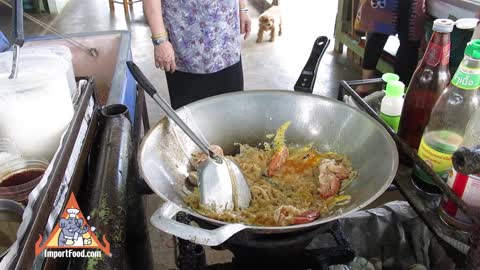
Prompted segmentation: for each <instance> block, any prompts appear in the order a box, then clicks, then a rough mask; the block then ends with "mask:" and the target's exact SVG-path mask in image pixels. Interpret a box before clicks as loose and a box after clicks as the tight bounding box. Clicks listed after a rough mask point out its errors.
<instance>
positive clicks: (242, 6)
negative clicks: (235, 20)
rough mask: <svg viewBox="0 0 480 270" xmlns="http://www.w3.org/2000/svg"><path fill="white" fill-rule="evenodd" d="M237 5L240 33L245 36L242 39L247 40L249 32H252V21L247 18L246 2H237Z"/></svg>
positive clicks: (244, 0)
mask: <svg viewBox="0 0 480 270" xmlns="http://www.w3.org/2000/svg"><path fill="white" fill-rule="evenodd" d="M238 5H239V10H240V33H241V34H242V35H243V34H245V36H244V37H243V39H247V38H248V36H249V35H250V31H251V30H252V21H251V20H250V17H249V16H248V8H247V1H246V0H239V1H238Z"/></svg>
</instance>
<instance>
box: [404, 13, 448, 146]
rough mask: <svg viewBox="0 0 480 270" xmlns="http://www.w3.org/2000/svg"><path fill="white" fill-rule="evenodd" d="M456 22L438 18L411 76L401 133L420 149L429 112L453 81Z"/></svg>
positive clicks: (406, 139) (407, 140)
mask: <svg viewBox="0 0 480 270" xmlns="http://www.w3.org/2000/svg"><path fill="white" fill-rule="evenodd" d="M453 26H454V22H453V21H452V20H448V19H438V20H435V21H434V23H433V31H434V32H433V35H432V37H431V39H430V42H429V44H428V48H427V50H426V52H425V54H424V56H423V58H422V61H421V62H420V64H419V65H418V67H417V69H416V70H415V73H414V74H413V76H412V79H411V81H410V84H409V86H408V89H407V92H406V95H405V104H404V106H403V110H402V117H401V119H400V125H399V131H398V135H399V136H400V138H402V139H403V141H404V142H405V143H407V144H408V145H410V146H411V147H412V148H414V149H417V148H418V146H419V145H420V140H421V138H422V134H423V130H424V128H425V126H426V125H427V123H428V120H429V117H430V113H431V112H432V108H433V106H434V105H435V102H436V101H437V100H438V98H439V97H440V94H441V93H442V91H443V90H444V89H445V88H446V87H447V85H448V83H449V82H450V70H449V67H448V64H449V60H450V33H451V32H452V30H453Z"/></svg>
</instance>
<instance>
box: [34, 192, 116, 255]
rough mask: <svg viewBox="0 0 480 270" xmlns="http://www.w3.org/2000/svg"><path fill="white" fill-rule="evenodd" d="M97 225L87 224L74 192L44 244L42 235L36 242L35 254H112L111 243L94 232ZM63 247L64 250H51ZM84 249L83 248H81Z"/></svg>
mask: <svg viewBox="0 0 480 270" xmlns="http://www.w3.org/2000/svg"><path fill="white" fill-rule="evenodd" d="M94 231H95V227H91V226H89V225H88V224H87V220H86V219H85V217H84V216H83V213H82V211H81V210H80V207H78V203H77V200H76V199H75V195H73V193H71V194H70V198H69V199H68V202H67V205H66V206H65V208H64V209H63V212H62V215H61V218H60V220H59V222H58V223H57V224H56V225H55V227H54V228H53V231H52V233H51V234H50V236H49V237H48V239H47V240H46V241H45V242H44V244H43V245H42V240H43V238H42V236H41V235H40V236H39V238H38V241H37V242H36V243H35V255H36V256H38V255H39V254H40V253H41V252H42V251H43V252H44V255H45V257H50V258H70V257H96V258H98V257H101V256H102V251H103V253H105V254H106V255H107V256H111V255H112V254H111V253H110V243H109V242H108V241H107V239H106V238H105V235H103V236H102V240H103V242H104V243H105V244H104V245H102V243H101V242H100V241H99V239H98V238H97V236H96V235H95V233H94ZM51 249H62V250H51ZM79 249H82V250H79Z"/></svg>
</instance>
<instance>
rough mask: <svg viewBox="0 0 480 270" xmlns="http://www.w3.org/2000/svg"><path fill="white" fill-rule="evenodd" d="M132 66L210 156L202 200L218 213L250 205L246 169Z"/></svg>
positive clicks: (203, 168)
mask: <svg viewBox="0 0 480 270" xmlns="http://www.w3.org/2000/svg"><path fill="white" fill-rule="evenodd" d="M127 66H128V69H129V70H130V72H131V73H132V75H133V77H134V78H135V80H136V81H137V82H138V84H139V85H140V86H141V87H142V88H143V89H144V90H145V91H146V92H147V93H148V94H149V95H150V96H151V97H152V98H153V100H155V102H156V103H157V104H158V105H160V107H161V108H162V109H163V110H164V111H165V113H166V114H167V116H168V117H170V119H172V120H173V121H174V122H175V123H176V124H177V125H178V126H179V127H180V128H181V129H182V130H183V131H184V132H185V133H186V134H187V135H188V137H190V139H192V141H193V142H194V143H195V144H196V145H197V146H198V147H199V148H200V149H201V150H202V151H203V152H204V153H205V154H207V155H208V156H209V158H207V159H206V160H205V161H203V162H202V163H201V164H200V166H199V169H198V178H199V191H200V203H201V204H202V205H204V206H208V207H210V208H213V209H214V210H215V211H217V212H222V211H224V210H232V209H235V210H237V209H239V208H247V207H248V206H249V205H250V200H251V198H252V197H251V193H250V189H249V187H248V184H247V181H246V179H245V177H244V176H243V174H242V171H241V170H240V168H238V166H237V165H236V164H235V163H234V162H233V161H231V160H229V159H227V158H224V157H222V156H219V155H216V154H215V153H214V152H213V151H212V150H211V149H210V148H209V144H208V143H207V142H205V141H203V140H201V139H200V138H199V137H198V136H197V135H196V134H195V133H194V132H193V131H192V130H191V129H190V128H189V127H188V126H187V125H186V124H185V122H183V120H182V119H181V118H180V117H179V116H178V115H177V113H175V111H174V110H173V109H172V107H170V105H169V104H168V103H167V102H166V101H165V100H164V99H163V98H162V97H160V95H158V93H157V91H156V90H155V88H154V87H153V85H152V84H151V83H150V82H149V81H148V79H147V78H146V77H145V75H144V74H143V73H142V71H141V70H140V68H138V66H137V65H136V64H135V63H133V62H131V61H128V62H127Z"/></svg>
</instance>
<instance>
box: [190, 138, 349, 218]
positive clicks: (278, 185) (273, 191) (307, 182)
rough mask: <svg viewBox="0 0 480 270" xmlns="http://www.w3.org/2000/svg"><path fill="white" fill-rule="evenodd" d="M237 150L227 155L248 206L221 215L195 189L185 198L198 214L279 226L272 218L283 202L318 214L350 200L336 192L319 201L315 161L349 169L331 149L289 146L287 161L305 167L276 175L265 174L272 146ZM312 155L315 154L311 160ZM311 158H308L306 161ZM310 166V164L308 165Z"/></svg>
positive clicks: (344, 158) (248, 147)
mask: <svg viewBox="0 0 480 270" xmlns="http://www.w3.org/2000/svg"><path fill="white" fill-rule="evenodd" d="M239 146H240V153H239V154H237V155H235V156H233V157H228V158H230V159H232V160H233V161H235V162H236V163H237V164H238V165H239V167H240V169H241V170H242V172H243V173H244V175H245V177H246V178H247V182H248V185H249V187H250V190H251V193H252V200H251V203H250V207H248V208H246V209H241V210H239V211H233V210H232V211H224V212H222V213H221V214H220V213H216V212H215V211H212V210H211V209H209V208H206V207H203V206H201V205H200V203H199V202H200V198H199V193H198V190H195V191H194V192H193V193H192V194H190V195H188V196H187V197H186V198H185V202H186V203H187V204H188V205H189V206H190V207H191V208H192V209H195V210H196V211H198V212H199V213H200V214H202V215H205V216H208V217H210V218H213V219H217V220H222V221H226V222H240V223H245V224H252V225H263V226H279V225H278V224H276V222H275V220H274V212H275V210H276V209H277V208H279V207H280V206H282V205H291V206H293V207H295V208H297V209H299V210H300V211H302V212H303V211H307V210H314V211H318V212H319V213H320V214H321V216H324V215H328V214H330V213H332V211H333V210H334V208H335V206H337V205H344V204H346V203H348V202H349V200H350V196H348V195H345V194H341V195H340V194H338V195H336V196H333V197H330V198H328V199H326V200H322V199H321V197H320V194H319V192H318V190H317V188H318V164H319V163H320V161H321V160H322V159H325V158H329V159H334V160H336V161H337V162H339V163H342V164H343V165H345V166H346V167H348V168H351V162H350V161H349V160H348V159H347V158H346V157H345V156H344V155H340V154H337V153H333V152H326V153H319V152H317V151H316V150H314V149H312V147H311V146H310V145H309V146H306V147H300V148H298V147H297V148H290V147H289V150H290V149H291V150H292V152H293V153H294V155H292V156H290V157H289V159H288V161H287V162H296V163H295V164H297V165H298V164H300V165H302V164H303V163H302V162H304V161H305V162H307V161H308V162H311V164H310V163H308V164H307V163H305V164H306V165H305V166H307V165H308V166H307V167H306V168H302V171H300V172H299V171H295V169H294V168H289V167H288V166H283V167H282V168H281V169H280V172H279V173H278V175H275V176H273V177H271V178H269V177H266V176H265V175H266V172H267V166H268V162H269V160H270V159H271V156H272V155H273V151H272V150H273V149H260V148H256V147H251V146H249V145H239ZM312 157H314V158H313V159H312ZM309 158H310V160H309ZM309 166H310V167H309ZM357 174H358V173H357V172H356V171H353V170H352V173H351V174H350V178H349V179H346V180H344V181H343V183H342V190H343V189H344V188H345V187H344V185H343V184H346V183H350V182H351V181H352V180H353V179H354V178H355V177H356V176H357Z"/></svg>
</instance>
